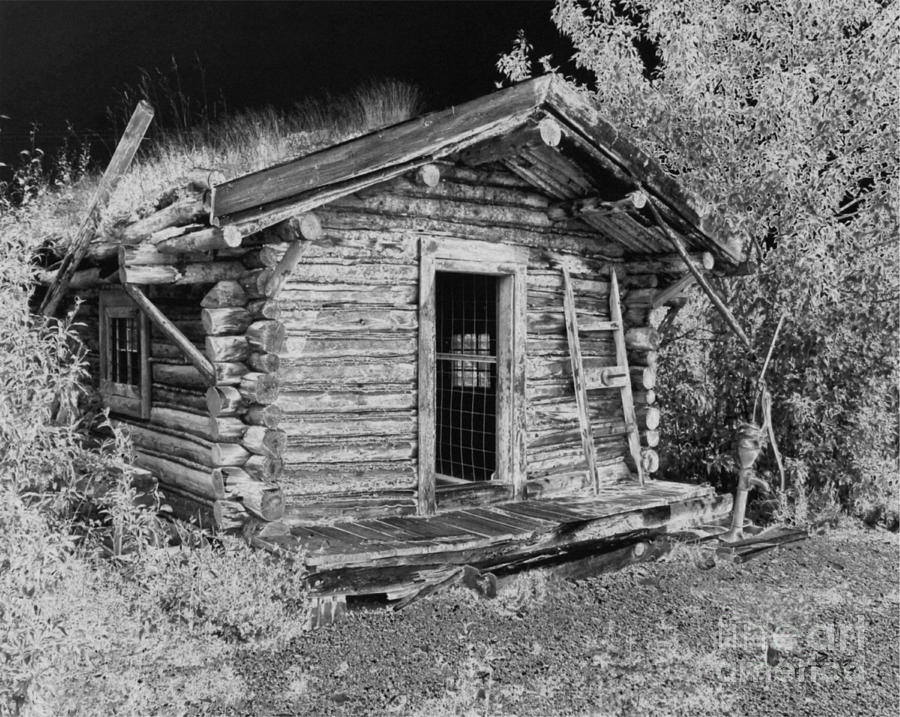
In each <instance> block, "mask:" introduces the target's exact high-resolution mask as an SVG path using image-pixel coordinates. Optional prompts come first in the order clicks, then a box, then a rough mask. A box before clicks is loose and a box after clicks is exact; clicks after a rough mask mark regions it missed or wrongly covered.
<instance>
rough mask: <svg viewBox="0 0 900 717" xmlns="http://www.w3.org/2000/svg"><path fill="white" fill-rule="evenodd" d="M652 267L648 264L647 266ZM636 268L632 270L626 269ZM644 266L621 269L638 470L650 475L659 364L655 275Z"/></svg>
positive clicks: (657, 415)
mask: <svg viewBox="0 0 900 717" xmlns="http://www.w3.org/2000/svg"><path fill="white" fill-rule="evenodd" d="M651 268H652V267H651ZM634 269H637V271H635V272H634V273H629V270H632V271H633V270H634ZM647 269H648V267H646V266H644V265H642V264H638V265H635V266H633V265H631V264H626V265H625V268H624V271H625V273H624V276H623V285H624V286H625V287H626V288H625V291H624V300H623V304H624V310H625V311H624V319H625V324H626V325H627V327H628V328H627V330H626V331H625V347H626V351H627V356H628V365H629V373H630V381H631V389H632V396H633V405H634V412H635V418H636V420H637V423H638V434H639V437H640V456H641V469H642V472H643V473H646V474H652V473H655V472H656V471H657V470H658V469H659V456H658V454H657V451H656V447H657V446H658V445H659V432H658V430H657V429H658V428H659V421H660V412H659V408H658V407H657V406H656V405H655V404H656V400H657V395H656V374H657V368H658V363H659V332H658V331H657V330H656V329H654V328H653V326H652V325H651V320H650V312H651V310H652V308H653V298H654V297H655V296H656V293H657V292H656V288H655V287H656V285H657V284H658V277H657V275H656V274H648V273H639V272H646V271H647Z"/></svg>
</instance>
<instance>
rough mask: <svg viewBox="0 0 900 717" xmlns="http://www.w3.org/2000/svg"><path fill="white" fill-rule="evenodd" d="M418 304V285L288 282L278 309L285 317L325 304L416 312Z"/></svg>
mask: <svg viewBox="0 0 900 717" xmlns="http://www.w3.org/2000/svg"><path fill="white" fill-rule="evenodd" d="M418 300H419V287H418V284H413V283H407V284H402V285H400V284H395V285H394V286H385V285H381V284H347V283H344V282H334V283H332V284H313V283H309V282H293V281H292V282H288V283H287V284H286V285H285V287H284V289H282V291H281V292H280V293H279V295H278V299H277V301H278V305H279V306H280V307H281V309H282V311H284V312H285V313H286V314H287V313H290V312H291V311H294V310H295V309H310V308H315V309H318V308H321V305H322V304H330V305H337V304H346V305H348V306H356V305H358V304H363V305H371V304H377V305H381V306H397V307H405V308H413V307H415V306H417V302H418Z"/></svg>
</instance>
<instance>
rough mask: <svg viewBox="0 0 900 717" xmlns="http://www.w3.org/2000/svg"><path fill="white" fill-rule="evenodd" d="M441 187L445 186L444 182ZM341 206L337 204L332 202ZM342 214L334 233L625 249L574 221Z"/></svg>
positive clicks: (604, 251) (334, 219) (616, 253)
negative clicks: (505, 222) (537, 223)
mask: <svg viewBox="0 0 900 717" xmlns="http://www.w3.org/2000/svg"><path fill="white" fill-rule="evenodd" d="M439 186H440V187H443V186H444V183H443V182H442V183H441V184H440V185H439ZM332 207H333V208H335V209H337V206H336V205H332ZM340 210H341V213H340V214H335V215H332V216H331V217H329V220H328V221H329V229H330V231H331V232H334V231H337V230H338V229H353V230H367V231H373V230H374V231H389V232H400V233H402V232H416V233H419V234H424V235H427V236H431V237H439V236H448V237H452V238H459V239H471V240H475V241H488V242H496V241H498V240H501V239H505V238H506V239H508V240H509V241H510V242H511V243H513V244H516V245H518V246H526V247H529V248H531V249H538V250H540V251H547V250H548V249H552V250H557V251H570V252H573V253H584V254H597V255H604V256H609V257H621V256H622V255H623V254H624V252H625V249H624V247H623V246H622V245H621V244H619V243H618V242H616V241H614V240H611V239H610V240H605V239H604V238H603V237H602V236H600V235H598V234H597V232H596V231H594V230H589V229H584V230H583V231H582V230H579V229H578V228H577V227H573V226H572V225H571V224H570V225H567V226H566V227H565V228H564V229H561V228H559V227H557V226H555V225H550V226H549V227H532V226H526V225H524V224H519V225H517V226H502V225H498V224H494V225H492V224H491V223H489V222H484V223H472V222H464V221H456V220H454V219H453V218H452V217H443V216H441V215H435V216H433V217H432V216H421V215H420V216H397V215H394V216H386V215H383V214H380V213H378V212H371V211H366V210H365V209H364V208H363V209H362V210H359V209H358V208H357V207H340Z"/></svg>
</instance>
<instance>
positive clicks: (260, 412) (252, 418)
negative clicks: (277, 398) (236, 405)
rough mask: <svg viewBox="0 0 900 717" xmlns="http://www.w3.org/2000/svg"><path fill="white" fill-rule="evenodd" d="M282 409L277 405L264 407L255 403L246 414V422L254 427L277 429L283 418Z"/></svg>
mask: <svg viewBox="0 0 900 717" xmlns="http://www.w3.org/2000/svg"><path fill="white" fill-rule="evenodd" d="M282 415H283V414H282V410H281V407H280V406H278V405H276V404H269V405H263V404H259V403H254V404H251V405H250V406H249V408H248V409H247V412H246V413H245V414H244V422H245V423H248V424H250V425H254V426H265V427H266V428H277V427H278V425H279V424H280V423H281V418H282Z"/></svg>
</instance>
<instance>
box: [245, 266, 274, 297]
mask: <svg viewBox="0 0 900 717" xmlns="http://www.w3.org/2000/svg"><path fill="white" fill-rule="evenodd" d="M273 272H274V269H250V270H246V269H245V272H244V274H243V276H241V277H240V279H239V281H240V283H241V287H243V289H244V291H245V292H246V294H247V297H248V298H250V299H260V298H266V297H269V296H272V294H269V293H267V289H266V287H267V286H268V284H269V281H270V280H271V278H272V275H273Z"/></svg>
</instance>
